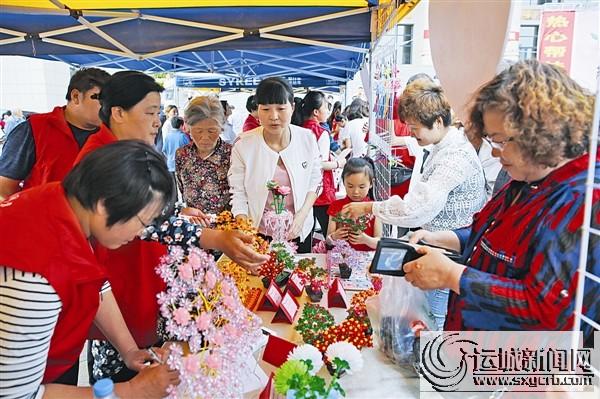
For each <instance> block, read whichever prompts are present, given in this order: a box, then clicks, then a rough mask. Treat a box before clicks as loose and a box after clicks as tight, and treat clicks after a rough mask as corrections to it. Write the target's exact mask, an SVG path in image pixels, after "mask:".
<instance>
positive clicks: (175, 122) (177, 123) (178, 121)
mask: <svg viewBox="0 0 600 399" xmlns="http://www.w3.org/2000/svg"><path fill="white" fill-rule="evenodd" d="M182 125H183V118H181V117H179V116H177V117H175V118H172V119H171V127H172V128H173V129H180V128H181V126H182Z"/></svg>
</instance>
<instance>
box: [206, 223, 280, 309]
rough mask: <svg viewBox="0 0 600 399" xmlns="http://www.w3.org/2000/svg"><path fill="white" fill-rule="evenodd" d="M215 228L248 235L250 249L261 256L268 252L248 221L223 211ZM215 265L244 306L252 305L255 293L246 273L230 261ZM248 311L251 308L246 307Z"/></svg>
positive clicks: (265, 244) (265, 243)
mask: <svg viewBox="0 0 600 399" xmlns="http://www.w3.org/2000/svg"><path fill="white" fill-rule="evenodd" d="M215 228H216V229H217V230H226V231H231V230H237V231H241V232H243V233H246V234H250V235H252V236H253V238H254V242H253V243H252V247H253V248H254V250H255V251H256V252H258V253H261V254H266V253H268V252H269V243H268V242H267V241H265V240H264V239H263V238H262V237H260V236H259V235H258V232H257V230H256V228H254V227H253V226H252V223H250V222H249V221H248V220H236V219H235V218H234V217H233V214H232V213H231V212H230V211H223V212H221V213H220V214H218V215H217V216H216V221H215ZM217 265H218V266H219V269H220V270H221V272H223V274H225V275H226V276H228V277H230V278H231V279H233V281H234V282H235V285H236V287H237V289H238V293H239V295H240V298H241V299H242V301H243V302H244V304H250V303H252V302H253V300H254V297H255V296H256V292H252V290H251V289H250V288H249V287H250V284H249V282H250V279H249V277H248V271H247V270H246V269H244V268H243V267H242V266H240V265H238V264H237V263H235V262H233V261H232V260H230V259H223V260H220V261H219V262H218V264H217ZM247 307H248V306H247ZM248 309H252V308H250V307H248Z"/></svg>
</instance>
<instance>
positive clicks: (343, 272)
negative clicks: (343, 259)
mask: <svg viewBox="0 0 600 399" xmlns="http://www.w3.org/2000/svg"><path fill="white" fill-rule="evenodd" d="M339 268H340V277H341V278H343V279H344V280H347V279H349V278H350V276H351V275H352V268H351V267H350V266H348V265H347V264H346V263H340V265H339Z"/></svg>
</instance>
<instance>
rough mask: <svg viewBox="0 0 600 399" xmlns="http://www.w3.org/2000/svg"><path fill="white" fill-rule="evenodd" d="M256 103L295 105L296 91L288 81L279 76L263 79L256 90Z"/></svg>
mask: <svg viewBox="0 0 600 399" xmlns="http://www.w3.org/2000/svg"><path fill="white" fill-rule="evenodd" d="M256 103H257V104H262V105H268V104H287V103H290V104H294V89H292V85H291V84H290V82H289V81H288V80H287V79H284V78H281V77H279V76H272V77H270V78H266V79H263V80H262V81H261V82H260V83H259V84H258V87H257V88H256Z"/></svg>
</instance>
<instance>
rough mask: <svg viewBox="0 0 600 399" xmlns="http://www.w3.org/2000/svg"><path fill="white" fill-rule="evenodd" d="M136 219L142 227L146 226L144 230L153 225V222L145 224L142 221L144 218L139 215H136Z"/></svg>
mask: <svg viewBox="0 0 600 399" xmlns="http://www.w3.org/2000/svg"><path fill="white" fill-rule="evenodd" d="M135 217H136V218H137V220H138V221H139V222H140V223H141V225H142V226H144V228H147V227H148V226H150V225H151V224H152V222H150V223H144V221H143V220H142V218H140V217H139V216H138V215H135Z"/></svg>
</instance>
